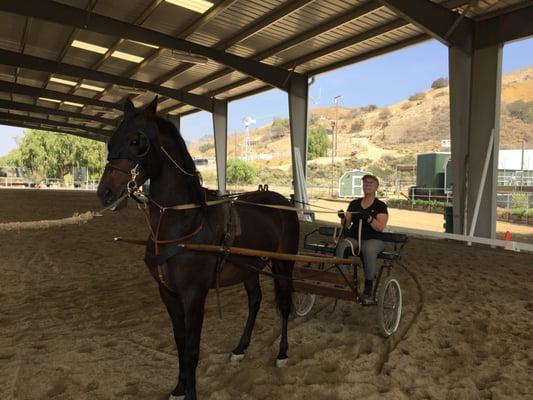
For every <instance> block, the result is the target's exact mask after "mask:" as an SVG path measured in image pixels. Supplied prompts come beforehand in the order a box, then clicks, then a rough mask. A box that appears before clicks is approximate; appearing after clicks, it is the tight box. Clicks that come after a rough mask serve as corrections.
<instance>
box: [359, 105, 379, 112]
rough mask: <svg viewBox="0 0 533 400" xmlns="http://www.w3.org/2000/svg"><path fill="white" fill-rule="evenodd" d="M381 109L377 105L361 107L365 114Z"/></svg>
mask: <svg viewBox="0 0 533 400" xmlns="http://www.w3.org/2000/svg"><path fill="white" fill-rule="evenodd" d="M378 108H379V107H378V106H376V105H375V104H369V105H368V106H366V107H361V111H364V112H372V111H374V110H377V109H378Z"/></svg>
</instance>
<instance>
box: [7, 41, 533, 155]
mask: <svg viewBox="0 0 533 400" xmlns="http://www.w3.org/2000/svg"><path fill="white" fill-rule="evenodd" d="M532 65H533V38H530V39H525V40H521V41H517V42H513V43H509V44H507V45H505V46H504V51H503V66H502V69H503V73H506V72H510V71H515V70H517V69H520V68H524V67H528V66H532ZM447 76H448V48H447V47H446V46H444V45H443V44H441V43H440V42H438V41H436V40H431V41H428V42H424V43H421V44H418V45H416V46H412V47H408V48H406V49H401V50H398V51H395V52H393V53H389V54H386V55H382V56H379V57H376V58H372V59H370V60H366V61H363V62H360V63H357V64H354V65H351V66H348V67H344V68H341V69H337V70H335V71H331V72H328V73H325V74H322V75H318V76H316V79H315V82H314V83H313V85H311V87H310V89H309V108H316V107H328V106H333V105H334V101H333V99H334V97H335V96H339V95H340V96H342V98H341V101H340V105H341V106H344V107H360V106H366V105H368V104H375V105H377V106H379V107H384V106H387V105H390V104H394V103H397V102H399V101H401V100H404V99H406V98H407V97H409V96H410V95H412V94H413V93H416V92H421V91H424V90H427V89H428V88H429V87H430V86H431V83H432V82H433V81H434V80H435V79H438V78H440V77H447ZM532 100H533V99H532ZM288 115H289V106H288V99H287V94H286V93H285V92H283V91H281V90H278V89H272V90H270V91H268V92H264V93H261V94H258V95H255V96H252V97H248V98H246V99H241V100H238V101H234V102H231V103H229V105H228V133H229V134H230V135H231V134H233V133H235V132H243V131H244V124H243V119H244V118H245V117H247V116H250V117H252V118H253V119H255V120H256V123H255V125H252V126H251V127H250V129H251V130H253V129H254V128H256V127H260V126H263V125H267V124H269V123H270V122H272V119H273V118H274V117H288ZM212 125H213V123H212V119H211V114H210V113H208V112H205V111H204V112H199V113H196V114H192V115H189V116H186V117H184V118H182V120H181V133H182V135H183V137H184V138H185V140H188V141H192V140H195V139H198V138H200V137H202V136H206V135H210V136H212V135H213V126H212ZM22 131H23V129H21V128H13V127H8V126H2V125H0V156H1V155H4V154H7V153H8V152H9V151H10V150H12V149H14V148H16V146H17V145H16V142H15V138H16V137H19V136H20V135H22Z"/></svg>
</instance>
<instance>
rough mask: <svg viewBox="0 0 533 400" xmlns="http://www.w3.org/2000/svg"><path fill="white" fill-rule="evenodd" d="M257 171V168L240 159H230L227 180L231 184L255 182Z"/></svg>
mask: <svg viewBox="0 0 533 400" xmlns="http://www.w3.org/2000/svg"><path fill="white" fill-rule="evenodd" d="M256 175H257V173H256V170H255V168H254V167H253V166H252V165H250V164H248V163H247V162H245V161H242V160H239V159H233V160H228V169H227V180H228V183H229V184H241V185H242V184H247V183H253V181H254V179H255V177H256Z"/></svg>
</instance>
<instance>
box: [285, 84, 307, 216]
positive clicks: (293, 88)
mask: <svg viewBox="0 0 533 400" xmlns="http://www.w3.org/2000/svg"><path fill="white" fill-rule="evenodd" d="M307 81H308V79H307V76H306V75H298V76H294V77H292V78H291V81H290V89H289V92H288V94H289V121H290V128H291V151H292V176H293V186H294V199H295V200H296V201H297V203H296V204H295V205H296V206H297V207H301V206H302V202H306V201H307V189H306V182H305V178H306V176H307V103H308V82H307ZM295 149H298V151H295ZM297 158H299V159H300V160H299V161H300V162H301V166H302V169H303V177H302V176H301V174H299V173H298V168H297V164H296V163H297V162H298V161H297Z"/></svg>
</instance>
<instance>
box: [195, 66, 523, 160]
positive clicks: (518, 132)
mask: <svg viewBox="0 0 533 400" xmlns="http://www.w3.org/2000/svg"><path fill="white" fill-rule="evenodd" d="M336 111H338V121H339V122H338V123H339V130H338V133H339V134H338V145H337V156H338V157H339V159H341V160H342V159H343V158H344V159H349V158H351V159H359V160H366V161H365V162H367V163H368V162H378V161H379V160H389V159H394V158H405V157H407V156H411V157H414V155H415V154H416V153H420V152H425V151H433V150H441V148H440V141H441V140H442V139H449V136H450V117H449V90H448V87H443V88H439V89H428V90H427V91H425V92H423V93H418V94H413V96H411V99H406V100H404V101H402V102H399V103H397V104H393V105H391V106H389V107H385V108H375V109H373V107H363V108H346V107H339V109H338V110H335V108H334V107H324V108H315V109H312V110H310V116H309V120H310V126H311V127H312V126H323V127H325V128H327V129H330V128H331V124H330V121H331V120H334V119H335V113H336ZM288 133H289V131H288V129H286V130H284V131H283V132H281V133H280V131H277V132H276V133H275V134H274V133H273V129H272V127H271V125H267V126H263V127H261V128H258V129H256V130H255V131H253V132H251V134H250V137H251V139H252V140H253V141H254V144H253V147H252V151H253V152H255V153H257V154H261V153H262V154H270V153H275V154H276V158H275V159H273V160H272V161H270V162H269V165H270V166H275V165H280V164H288V162H289V160H290V153H289V148H290V147H289V134H288ZM523 139H526V141H527V143H529V146H533V67H529V68H524V69H521V70H518V71H515V72H512V73H508V74H506V75H504V77H503V80H502V106H501V140H500V147H501V148H502V149H508V148H519V147H520V146H521V144H522V140H523ZM209 141H211V142H212V139H203V140H201V141H198V142H196V143H192V144H191V145H190V146H189V147H190V149H191V151H192V153H193V154H194V155H195V156H198V157H214V149H213V148H211V149H208V150H207V151H200V149H202V147H201V146H202V145H204V146H203V149H204V150H205V148H206V147H207V146H205V145H206V143H208V142H209ZM243 143H244V133H240V134H237V135H231V136H230V137H229V138H228V152H229V154H230V156H232V155H234V154H237V155H241V154H243V151H244V149H243ZM284 154H285V156H284ZM314 162H318V163H320V160H316V161H314ZM387 162H388V161H387ZM358 166H359V165H358Z"/></svg>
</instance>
